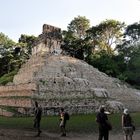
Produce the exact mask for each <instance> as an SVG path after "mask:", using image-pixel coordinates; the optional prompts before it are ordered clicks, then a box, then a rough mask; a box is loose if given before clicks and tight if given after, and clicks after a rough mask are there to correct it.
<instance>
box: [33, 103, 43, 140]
mask: <svg viewBox="0 0 140 140" xmlns="http://www.w3.org/2000/svg"><path fill="white" fill-rule="evenodd" d="M41 116H42V108H41V107H39V106H38V102H37V101H35V118H34V128H37V131H38V133H37V135H36V136H37V137H39V136H40V133H41V132H42V131H41V130H40V121H41Z"/></svg>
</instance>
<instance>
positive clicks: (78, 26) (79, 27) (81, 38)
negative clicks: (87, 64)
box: [62, 16, 90, 59]
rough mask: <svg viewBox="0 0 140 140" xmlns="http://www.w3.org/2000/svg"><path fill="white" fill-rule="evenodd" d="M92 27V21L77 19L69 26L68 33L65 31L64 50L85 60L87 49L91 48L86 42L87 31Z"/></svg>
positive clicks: (82, 18) (80, 17) (79, 17)
mask: <svg viewBox="0 0 140 140" xmlns="http://www.w3.org/2000/svg"><path fill="white" fill-rule="evenodd" d="M89 27H90V21H89V20H88V19H86V17H82V16H78V17H75V18H74V19H73V20H72V21H71V22H70V24H69V25H68V27H67V28H68V31H63V33H62V34H63V40H64V44H63V45H62V49H63V50H64V51H65V52H67V53H68V54H70V55H71V56H74V57H76V58H79V59H84V53H85V50H87V49H86V48H89V44H88V41H87V40H86V30H87V29H89Z"/></svg>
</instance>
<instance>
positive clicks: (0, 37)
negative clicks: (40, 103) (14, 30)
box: [0, 33, 16, 48]
mask: <svg viewBox="0 0 140 140" xmlns="http://www.w3.org/2000/svg"><path fill="white" fill-rule="evenodd" d="M15 44H16V43H15V42H14V41H12V40H11V39H9V38H8V36H6V35H5V34H3V33H0V47H3V48H10V47H12V46H14V45H15Z"/></svg>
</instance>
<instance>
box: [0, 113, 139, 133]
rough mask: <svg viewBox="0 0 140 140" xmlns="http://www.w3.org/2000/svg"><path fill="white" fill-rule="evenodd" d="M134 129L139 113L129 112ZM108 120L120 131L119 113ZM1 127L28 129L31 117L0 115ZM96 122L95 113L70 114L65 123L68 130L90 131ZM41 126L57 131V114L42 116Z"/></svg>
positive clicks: (92, 130) (114, 129) (31, 122)
mask: <svg viewBox="0 0 140 140" xmlns="http://www.w3.org/2000/svg"><path fill="white" fill-rule="evenodd" d="M131 116H132V118H133V120H134V123H135V125H136V129H137V128H139V127H140V119H139V118H140V113H133V114H131ZM109 120H110V122H111V124H112V126H113V130H112V131H113V132H116V131H121V114H113V115H110V116H109ZM0 127H1V128H14V129H30V128H33V117H0ZM97 127H98V126H97V123H96V122H95V114H89V115H72V116H70V120H69V121H68V123H67V130H68V131H69V132H78V133H80V132H81V133H83V132H85V133H92V132H97V131H98V128H97ZM41 128H42V129H46V130H47V131H49V132H59V116H46V117H45V116H44V117H42V121H41Z"/></svg>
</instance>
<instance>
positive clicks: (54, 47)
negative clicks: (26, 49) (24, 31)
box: [32, 24, 62, 55]
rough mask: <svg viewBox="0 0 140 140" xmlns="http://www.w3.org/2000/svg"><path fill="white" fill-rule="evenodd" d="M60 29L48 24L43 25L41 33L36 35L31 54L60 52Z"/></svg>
mask: <svg viewBox="0 0 140 140" xmlns="http://www.w3.org/2000/svg"><path fill="white" fill-rule="evenodd" d="M61 41H62V36H61V29H60V28H58V27H54V26H51V25H48V24H44V25H43V29H42V34H41V35H39V36H38V39H37V41H36V42H35V47H33V49H32V55H34V54H38V53H43V52H48V53H53V54H60V53H61V48H60V47H61Z"/></svg>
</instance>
